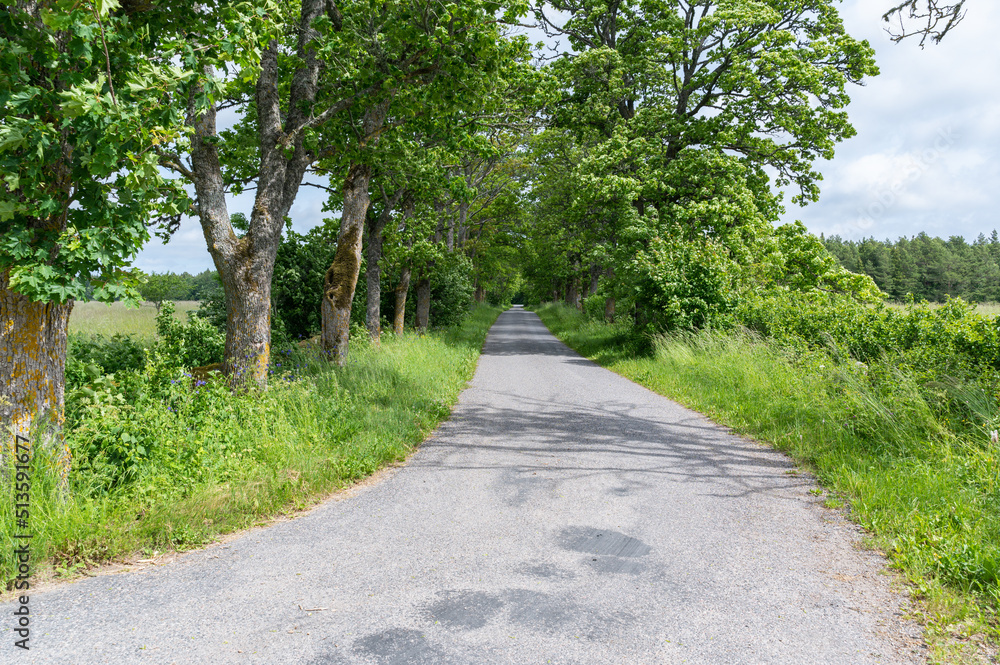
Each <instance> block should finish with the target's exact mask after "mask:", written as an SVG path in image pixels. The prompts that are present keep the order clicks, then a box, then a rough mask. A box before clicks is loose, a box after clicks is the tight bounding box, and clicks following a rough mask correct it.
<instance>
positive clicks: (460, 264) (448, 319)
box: [407, 252, 475, 328]
mask: <svg viewBox="0 0 1000 665" xmlns="http://www.w3.org/2000/svg"><path fill="white" fill-rule="evenodd" d="M471 275H472V261H470V260H469V258H468V257H466V256H465V255H463V254H460V253H458V252H455V253H446V254H445V255H444V257H443V258H441V259H440V260H439V261H438V262H437V263H436V264H435V266H434V270H433V272H432V274H431V312H430V317H431V325H432V326H434V327H436V328H446V327H448V326H453V325H456V324H458V323H460V322H461V321H462V319H464V318H465V317H466V316H467V315H468V313H469V307H470V306H471V305H472V295H473V292H474V291H475V289H474V287H473V286H472V278H471ZM407 308H409V305H407ZM412 311H413V312H416V300H414V303H413V309H412Z"/></svg>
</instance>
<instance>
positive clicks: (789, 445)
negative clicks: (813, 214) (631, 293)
mask: <svg viewBox="0 0 1000 665" xmlns="http://www.w3.org/2000/svg"><path fill="white" fill-rule="evenodd" d="M538 314H539V315H540V316H541V318H542V321H543V322H544V323H545V324H546V325H547V326H548V327H549V329H550V330H552V332H553V333H554V334H556V335H557V336H558V337H559V338H560V339H561V340H563V341H564V342H565V343H567V344H568V345H569V346H571V347H572V348H574V349H575V350H576V351H578V352H579V353H581V354H583V355H585V356H587V357H589V358H591V359H593V360H595V361H596V362H598V363H600V364H601V365H603V366H605V367H607V368H608V369H611V370H612V371H615V372H617V373H619V374H621V375H623V376H625V377H627V378H629V379H631V380H633V381H636V382H638V383H641V384H642V385H645V386H646V387H648V388H650V389H652V390H654V391H656V392H658V393H660V394H662V395H666V396H668V397H670V398H672V399H675V400H677V401H678V402H681V403H683V404H685V405H687V406H689V407H691V408H693V409H696V410H698V411H700V412H702V413H705V414H707V415H709V416H710V417H712V418H713V419H715V420H716V421H718V422H720V423H723V424H725V425H727V426H729V427H732V428H733V429H734V430H736V431H738V432H741V433H743V434H747V435H751V436H753V437H755V438H757V439H759V440H762V441H765V442H769V443H771V444H772V445H774V446H775V447H776V448H778V449H780V450H783V451H785V452H786V453H788V454H789V455H790V456H791V457H792V458H793V459H795V460H796V462H798V463H800V464H801V465H803V466H804V467H805V468H807V469H809V470H810V471H811V472H813V473H815V474H816V476H817V477H818V478H819V480H820V482H821V483H822V484H823V485H824V486H825V487H826V488H827V490H828V498H827V506H828V507H830V508H840V507H842V506H843V507H845V508H846V509H847V510H848V511H849V512H850V515H851V517H852V519H854V520H855V521H857V522H859V523H860V524H862V525H863V526H864V527H866V528H867V530H868V531H869V533H870V534H871V542H870V543H869V544H870V545H871V546H873V547H876V548H878V549H881V550H882V551H884V552H885V553H886V554H887V555H888V557H889V559H890V561H891V562H892V563H893V565H894V566H895V567H896V568H898V570H899V571H900V572H901V573H902V574H903V575H904V577H905V578H906V579H907V580H908V581H909V582H911V583H912V589H913V595H914V596H915V597H916V599H917V600H918V603H917V607H919V608H920V609H919V613H920V617H919V618H920V619H921V620H922V621H923V623H924V625H925V626H926V627H927V635H928V641H929V643H930V644H931V646H932V652H933V654H934V655H933V658H934V659H935V660H936V661H937V662H977V661H987V660H989V659H990V658H991V655H990V654H992V657H994V658H995V656H996V651H995V645H996V644H997V639H998V636H1000V631H998V628H997V621H996V607H997V599H998V593H997V572H998V571H997V565H998V564H997V562H998V561H1000V510H998V509H1000V456H998V454H997V448H996V447H989V446H988V444H987V445H979V444H978V443H975V442H969V441H964V440H962V439H960V438H958V437H955V436H953V435H950V434H949V432H948V431H947V430H946V428H945V426H944V424H942V423H939V422H937V421H936V420H935V419H934V416H933V414H932V413H931V410H930V409H929V408H928V406H927V405H926V404H925V403H923V402H922V401H921V399H920V398H919V395H918V394H917V392H918V391H917V390H916V389H915V388H916V386H915V384H914V380H913V379H912V378H910V377H907V376H905V375H902V374H897V375H893V376H891V377H889V379H890V380H887V381H881V382H879V381H875V380H871V377H869V373H875V372H883V371H884V372H890V371H891V368H887V367H878V366H875V365H873V366H871V367H868V366H863V365H860V364H856V363H852V362H841V363H836V362H835V361H833V360H832V359H831V358H829V356H824V355H823V354H816V355H814V356H811V357H806V358H802V357H793V356H790V355H789V354H788V353H787V352H785V351H783V350H782V349H781V348H779V347H778V346H776V345H775V344H773V343H770V342H767V341H765V340H762V339H760V338H756V337H754V336H751V335H749V334H747V333H718V332H715V333H712V332H703V333H696V334H685V335H674V336H668V337H664V338H662V339H660V340H658V341H657V342H656V343H655V345H654V348H653V349H651V350H650V349H645V350H644V352H639V351H637V348H641V345H640V346H639V347H637V346H636V344H635V343H634V341H633V340H632V339H631V338H630V336H629V334H628V331H627V330H626V329H625V328H619V327H615V326H611V325H607V324H604V323H601V322H595V321H589V320H587V319H585V317H584V316H583V315H582V314H580V313H578V312H576V311H575V310H573V309H570V308H567V307H562V306H556V305H547V306H543V307H541V308H540V309H539V310H538ZM887 385H891V386H892V389H891V391H887V390H885V386H887ZM880 386H881V388H880Z"/></svg>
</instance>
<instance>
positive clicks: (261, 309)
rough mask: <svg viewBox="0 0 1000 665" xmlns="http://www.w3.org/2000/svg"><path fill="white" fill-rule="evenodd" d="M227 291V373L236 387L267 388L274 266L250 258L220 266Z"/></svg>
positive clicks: (232, 260)
mask: <svg viewBox="0 0 1000 665" xmlns="http://www.w3.org/2000/svg"><path fill="white" fill-rule="evenodd" d="M216 266H217V267H218V268H219V279H220V280H221V281H222V285H223V288H224V289H225V292H226V362H225V368H226V373H227V374H228V375H229V378H230V381H231V382H232V383H233V385H236V386H245V385H257V386H259V387H264V386H266V385H267V371H268V365H269V364H270V361H271V275H272V274H273V272H274V264H273V261H272V262H267V261H259V260H258V261H254V260H252V259H251V258H249V257H241V258H240V259H230V260H229V261H226V262H223V263H221V265H220V264H219V263H216Z"/></svg>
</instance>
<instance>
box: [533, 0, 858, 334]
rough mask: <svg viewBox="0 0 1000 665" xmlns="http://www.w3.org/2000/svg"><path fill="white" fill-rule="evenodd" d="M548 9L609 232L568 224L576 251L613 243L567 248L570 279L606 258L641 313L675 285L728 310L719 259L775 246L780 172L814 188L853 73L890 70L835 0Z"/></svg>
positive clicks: (565, 127)
mask: <svg viewBox="0 0 1000 665" xmlns="http://www.w3.org/2000/svg"><path fill="white" fill-rule="evenodd" d="M553 9H554V10H557V11H556V12H555V13H553V12H552V10H553ZM535 15H536V17H537V19H538V21H539V23H540V24H541V25H542V26H544V27H545V28H546V29H547V30H548V32H549V33H550V34H552V35H553V36H559V37H561V38H562V39H563V40H564V43H568V45H569V46H571V47H572V51H567V52H565V53H564V54H562V55H561V56H560V57H558V58H557V59H556V60H555V62H553V63H552V65H551V67H552V69H553V70H554V71H555V72H557V78H559V79H560V80H563V81H565V82H566V87H565V92H564V96H563V100H562V102H561V103H560V104H559V105H557V106H556V107H555V108H554V109H553V111H552V125H553V128H554V129H556V130H559V131H564V132H567V134H568V136H569V137H571V138H572V140H573V141H574V142H575V143H576V144H578V145H582V146H588V149H587V150H586V151H584V152H583V153H577V152H574V151H571V152H572V154H574V155H577V156H576V157H575V159H576V160H577V162H578V164H577V165H576V166H574V167H572V168H570V169H564V170H563V171H564V172H565V177H568V178H569V179H570V181H569V183H568V184H567V185H566V186H565V187H563V188H562V189H563V190H564V191H565V192H566V193H567V194H569V201H570V205H571V207H572V209H573V211H574V212H573V215H574V216H575V217H576V218H577V219H578V220H579V224H580V225H581V226H578V229H580V230H581V231H582V230H583V229H585V228H590V229H591V230H592V232H594V233H597V234H598V235H597V236H596V237H591V238H588V239H587V240H586V241H585V242H583V243H580V242H579V239H580V237H581V234H580V233H567V234H566V235H567V241H569V242H570V243H577V245H576V246H574V247H568V252H569V253H570V254H575V253H576V251H577V247H579V248H581V249H583V250H586V249H587V248H588V247H595V246H596V247H601V248H602V255H601V256H593V257H588V256H587V255H586V253H583V254H582V255H581V256H580V257H578V258H579V260H577V257H575V256H570V259H571V260H570V261H568V266H567V270H568V272H567V279H568V280H569V281H568V284H567V288H568V291H569V293H570V294H571V295H572V293H573V291H574V290H576V291H577V292H578V290H579V284H578V281H579V280H580V279H581V278H585V277H586V276H587V274H588V273H589V272H590V270H591V269H592V268H593V266H594V264H603V265H601V267H602V268H604V269H612V270H613V273H614V275H615V277H614V282H615V288H614V289H613V292H614V293H615V294H616V295H618V296H621V297H627V298H629V299H630V301H631V303H632V304H633V305H635V306H637V310H636V317H637V318H636V321H637V323H641V324H644V325H645V323H647V322H649V321H650V320H651V319H652V317H654V316H659V315H660V314H661V313H662V303H663V302H665V301H668V300H669V301H671V302H673V301H674V300H676V299H680V300H684V301H686V302H688V303H690V313H691V315H692V317H693V318H691V317H687V319H688V320H690V321H692V322H697V321H699V320H704V319H705V316H706V315H707V314H710V313H711V312H712V311H713V310H715V311H722V310H724V309H725V308H726V303H725V301H726V298H727V297H728V296H726V294H725V290H726V287H725V285H724V284H722V283H717V280H715V278H714V275H715V273H718V272H719V271H720V270H723V271H724V272H732V271H731V270H729V269H728V268H725V266H726V265H728V264H727V262H728V261H736V262H737V263H741V262H742V263H746V262H751V263H752V262H754V261H758V260H759V254H760V252H762V251H764V252H767V251H776V249H775V247H776V240H775V239H774V238H769V235H770V233H771V231H770V229H771V222H772V221H774V220H775V219H776V218H777V217H778V214H779V212H780V211H781V199H780V196H779V195H778V194H777V193H776V192H775V191H774V190H773V189H772V185H777V186H779V187H780V186H785V185H791V186H793V187H794V188H795V190H796V195H795V196H794V197H793V201H796V202H803V203H804V202H808V201H813V200H815V199H816V198H817V197H818V194H819V188H818V181H819V179H820V177H819V174H818V173H817V172H816V171H815V170H814V168H813V163H814V161H815V160H816V159H818V158H821V157H822V158H830V157H832V156H833V149H834V146H835V145H836V143H837V142H838V141H841V140H843V139H844V138H847V137H850V136H852V135H853V134H854V129H853V128H852V127H851V125H850V123H849V122H848V119H847V115H846V113H845V111H844V107H845V106H846V105H847V104H848V102H849V98H848V94H847V86H848V85H849V84H850V83H859V82H861V81H862V80H863V79H864V78H865V77H866V76H871V75H874V74H876V73H877V69H876V68H875V65H874V61H873V57H872V56H873V52H872V49H871V48H870V47H869V46H868V44H867V43H865V42H861V41H857V40H855V39H852V38H851V37H850V36H849V35H848V34H846V32H845V30H844V27H843V24H842V22H841V20H840V17H839V15H838V13H837V10H836V9H835V7H834V3H833V2H832V0H806V1H805V2H802V1H800V0H763V1H760V0H696V1H681V0H673V1H669V2H661V1H654V0H612V1H611V2H607V1H604V0H554V1H553V2H551V3H548V4H546V5H539V6H536V8H535ZM754 247H757V248H758V249H757V251H756V254H757V255H758V258H755V256H754V251H753V250H754ZM598 259H599V260H598ZM671 262H672V263H671ZM708 277H712V279H708ZM702 289H708V290H709V291H711V293H708V292H705V293H703V294H702V295H699V291H700V290H702ZM698 312H700V313H698ZM685 318H686V316H680V315H679V316H677V317H674V320H676V321H683V320H685Z"/></svg>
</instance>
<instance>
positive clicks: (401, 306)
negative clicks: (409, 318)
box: [392, 264, 410, 335]
mask: <svg viewBox="0 0 1000 665" xmlns="http://www.w3.org/2000/svg"><path fill="white" fill-rule="evenodd" d="M409 291H410V266H409V264H407V265H405V266H403V270H402V271H401V272H400V275H399V284H397V285H396V307H395V310H394V311H393V316H392V332H393V333H394V334H396V335H402V334H403V322H404V320H405V319H406V296H407V294H408V293H409Z"/></svg>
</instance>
